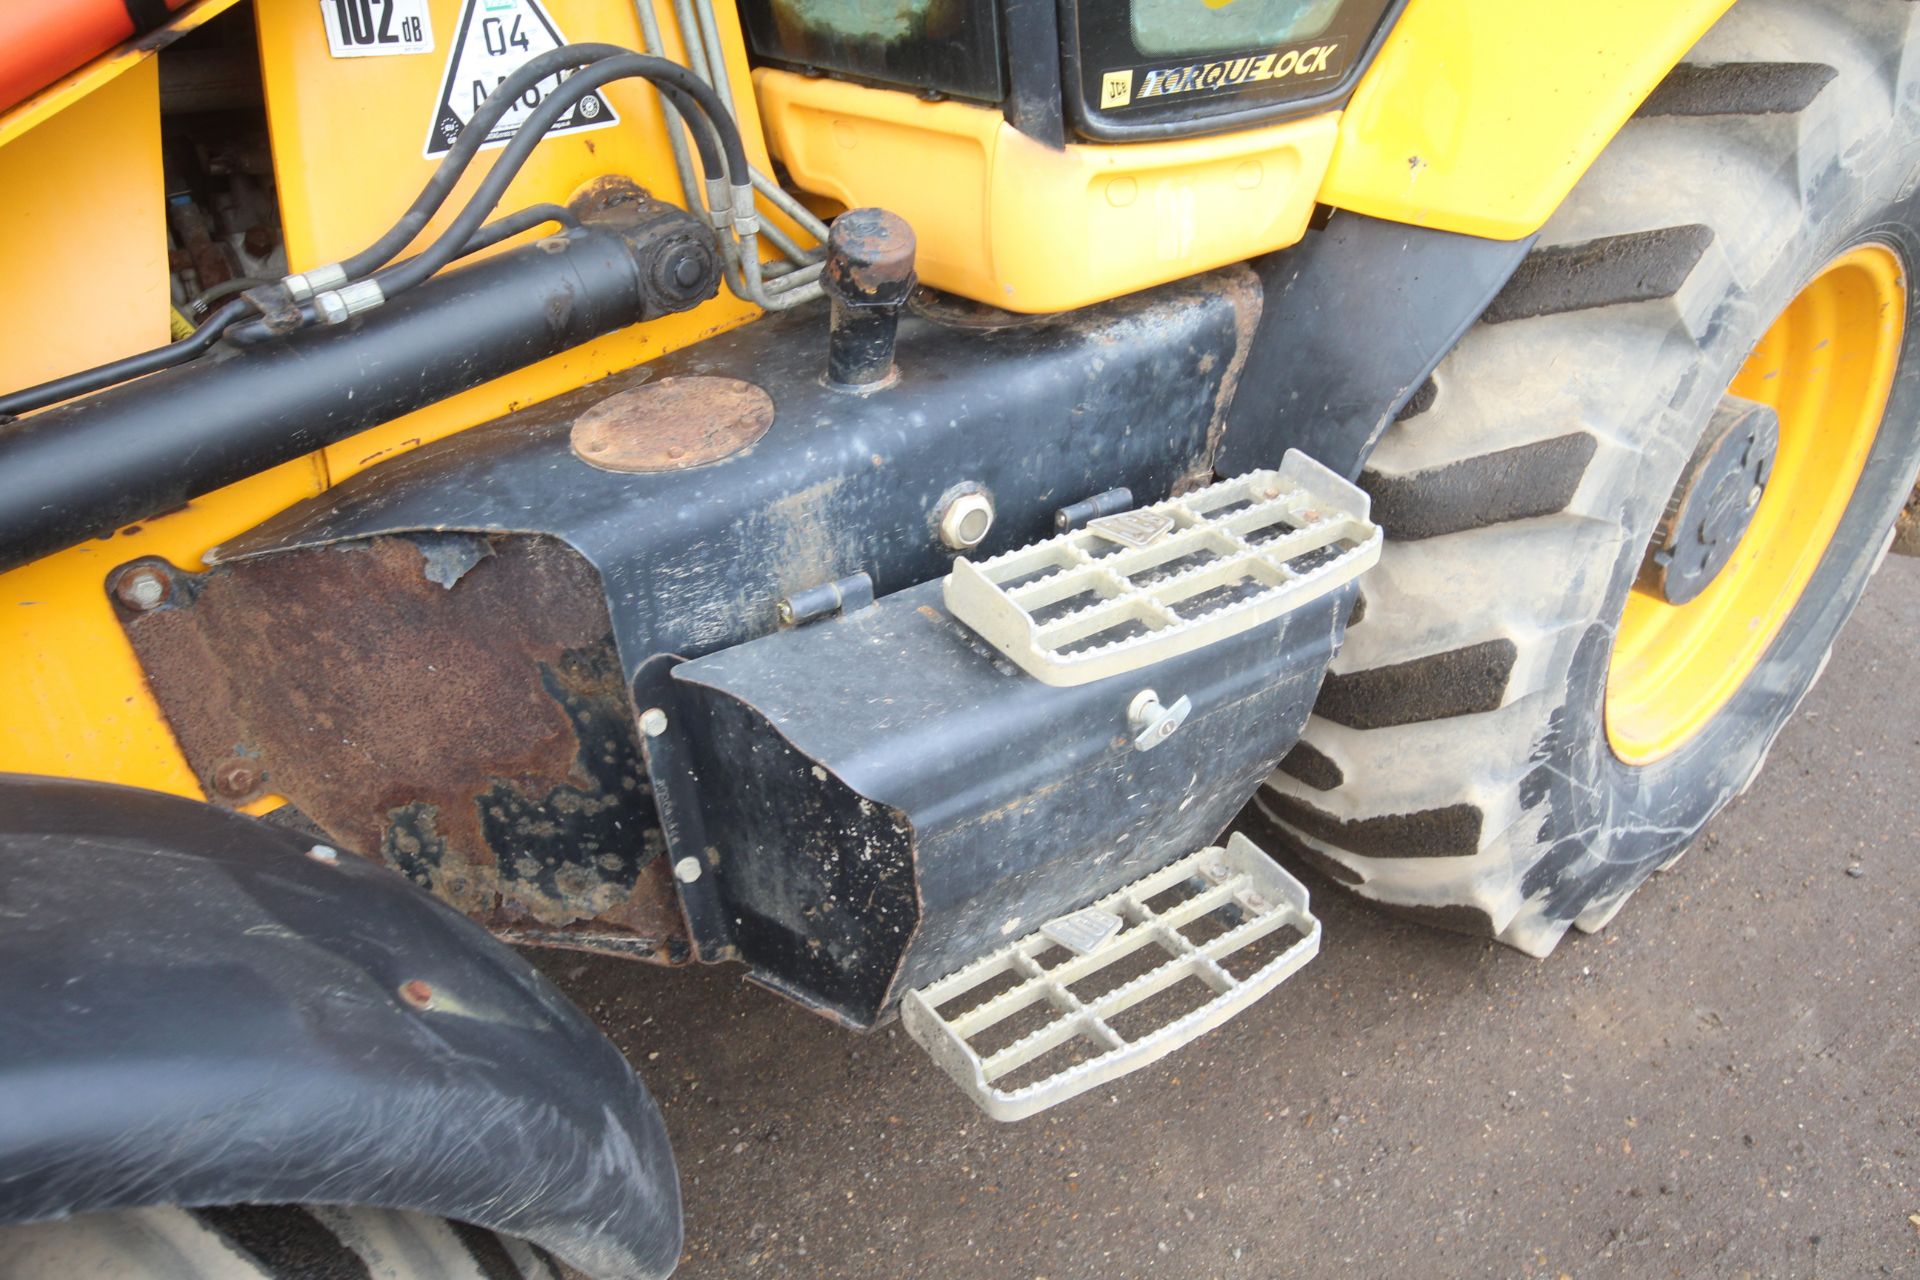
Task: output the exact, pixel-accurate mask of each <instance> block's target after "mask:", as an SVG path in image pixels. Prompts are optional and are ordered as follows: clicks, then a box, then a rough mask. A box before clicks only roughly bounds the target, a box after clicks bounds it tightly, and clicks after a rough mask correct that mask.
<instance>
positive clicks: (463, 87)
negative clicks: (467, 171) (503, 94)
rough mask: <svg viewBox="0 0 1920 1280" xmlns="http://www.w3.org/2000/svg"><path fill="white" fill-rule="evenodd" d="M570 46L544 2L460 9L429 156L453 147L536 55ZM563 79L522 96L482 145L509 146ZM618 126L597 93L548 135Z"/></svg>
mask: <svg viewBox="0 0 1920 1280" xmlns="http://www.w3.org/2000/svg"><path fill="white" fill-rule="evenodd" d="M565 43H567V39H566V37H565V36H563V35H561V34H560V28H558V27H556V26H555V25H554V24H553V19H552V18H550V17H548V16H547V12H546V10H545V9H542V8H541V7H540V3H539V0H467V2H466V4H465V5H463V6H462V7H461V10H460V22H459V25H458V27H456V29H455V31H454V36H453V44H452V46H451V49H450V51H449V53H448V56H447V75H446V79H445V81H444V82H443V83H442V84H441V86H440V101H439V103H438V105H437V106H436V107H435V108H434V113H433V127H432V128H431V129H430V130H429V131H428V133H427V155H429V156H437V155H440V154H442V153H443V152H445V151H446V150H447V149H448V148H450V147H452V146H453V140H454V139H455V138H457V137H458V136H459V135H460V130H461V129H462V128H464V127H465V126H466V123H467V121H469V120H471V119H473V113H474V112H475V111H476V110H478V109H479V106H480V104H481V103H482V102H484V101H485V100H486V97H487V95H488V94H490V93H492V92H493V91H494V90H495V89H496V88H498V87H499V85H500V82H501V81H502V80H505V79H506V78H507V77H508V76H509V75H511V74H512V73H513V71H514V69H515V68H516V67H518V66H519V65H520V64H521V63H523V62H525V61H526V60H527V59H529V58H531V57H534V56H535V55H536V54H542V53H545V52H547V50H549V49H558V48H559V47H560V46H561V45H563V44H565ZM564 79H565V77H563V76H559V75H552V76H548V77H547V78H546V79H545V80H542V81H541V82H540V83H539V84H537V85H535V86H534V87H533V88H531V89H529V90H527V92H526V93H524V94H522V95H521V96H520V98H519V100H518V101H516V102H515V103H514V104H513V106H512V107H511V108H509V109H508V111H507V113H506V114H505V115H504V116H502V117H500V123H498V124H496V125H495V126H494V127H493V129H492V131H491V132H489V133H488V134H487V140H486V142H485V143H484V144H483V145H485V146H488V147H499V146H505V145H506V142H507V139H509V138H511V137H513V135H514V134H515V132H517V131H518V130H519V128H520V126H521V124H522V123H523V122H524V121H525V120H526V118H527V115H528V113H529V112H531V111H532V110H533V109H534V108H535V107H538V106H539V105H540V104H541V103H542V102H543V101H545V100H546V98H547V96H548V95H549V94H551V93H553V92H554V91H555V90H557V89H558V88H559V87H560V85H561V84H562V83H563V82H564ZM619 122H620V118H619V117H618V116H617V115H615V114H614V111H613V107H612V105H611V104H609V103H608V102H607V100H606V99H605V98H604V97H602V96H601V95H600V94H599V93H598V92H594V93H590V94H588V95H587V96H586V97H584V98H582V99H580V101H579V102H577V103H575V104H574V105H573V107H572V108H571V109H570V110H569V111H568V112H567V113H566V114H565V115H563V116H561V117H560V119H559V120H558V121H556V122H555V124H554V126H553V128H552V129H549V130H548V133H549V134H554V133H577V132H579V131H580V130H583V129H604V128H606V127H607V126H608V125H613V124H618V123H619Z"/></svg>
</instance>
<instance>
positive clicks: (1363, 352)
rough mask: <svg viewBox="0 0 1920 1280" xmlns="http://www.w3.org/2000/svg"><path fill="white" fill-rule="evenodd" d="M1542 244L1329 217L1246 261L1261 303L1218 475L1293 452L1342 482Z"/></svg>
mask: <svg viewBox="0 0 1920 1280" xmlns="http://www.w3.org/2000/svg"><path fill="white" fill-rule="evenodd" d="M1535 238H1536V237H1534V236H1528V237H1527V238H1526V239H1524V240H1485V239H1482V238H1481V237H1479V236H1468V235H1460V234H1458V233H1456V232H1452V231H1435V230H1433V229H1431V228H1428V227H1412V226H1406V225H1404V224H1402V223H1398V222H1387V221H1384V220H1382V219H1380V218H1370V217H1367V216H1366V215H1365V214H1360V213H1349V212H1345V211H1339V210H1337V211H1335V212H1334V213H1333V215H1332V217H1331V218H1330V219H1329V220H1328V222H1327V224H1326V225H1325V226H1323V227H1319V228H1317V229H1315V230H1312V231H1309V232H1308V233H1307V235H1306V238H1305V239H1303V240H1301V241H1300V243H1299V244H1297V245H1294V246H1293V247H1292V248H1290V249H1282V250H1280V251H1279V252H1278V253H1270V254H1268V255H1267V256H1266V257H1264V258H1260V259H1258V260H1256V261H1255V263H1254V270H1255V271H1256V272H1258V273H1259V276H1260V288H1261V291H1262V293H1263V294H1264V295H1265V299H1266V305H1265V306H1264V307H1263V308H1262V310H1261V313H1260V327H1259V328H1258V329H1257V330H1255V332H1254V335H1253V342H1252V344H1251V346H1250V349H1249V351H1248V354H1247V365H1246V369H1245V371H1244V372H1243V373H1242V374H1241V376H1240V387H1239V390H1238V391H1237V392H1235V394H1234V398H1233V407H1232V408H1231V409H1230V410H1228V413H1227V434H1226V439H1225V441H1224V442H1223V444H1222V445H1221V450H1220V457H1219V458H1218V459H1217V460H1216V462H1215V470H1217V471H1218V472H1219V473H1220V474H1221V475H1223V476H1235V475H1242V474H1244V473H1246V472H1248V471H1253V470H1257V469H1258V468H1260V467H1270V466H1273V465H1274V462H1275V460H1276V459H1278V458H1279V457H1280V456H1281V455H1282V454H1284V453H1285V452H1286V451H1287V450H1288V449H1299V450H1301V451H1303V452H1305V453H1308V454H1311V455H1312V456H1313V457H1314V458H1315V459H1317V460H1318V461H1320V462H1322V463H1325V464H1326V465H1327V466H1329V467H1331V468H1333V469H1334V470H1335V471H1338V472H1339V473H1340V474H1342V475H1344V476H1346V477H1347V478H1348V479H1349V480H1357V479H1359V477H1360V469H1361V466H1362V464H1364V463H1365V462H1366V460H1367V455H1368V454H1370V453H1372V452H1373V446H1374V445H1376V444H1378V443H1379V442H1380V436H1381V433H1383V432H1384V431H1385V430H1386V429H1387V425H1388V424H1389V423H1391V422H1392V421H1393V419H1394V415H1395V414H1398V413H1400V412H1401V411H1402V410H1403V409H1405V408H1406V407H1407V403H1408V401H1410V400H1412V399H1413V398H1414V396H1415V394H1416V393H1417V392H1419V390H1420V388H1421V386H1422V384H1424V383H1425V382H1426V380H1427V379H1428V378H1429V377H1430V376H1431V375H1432V374H1433V371H1434V370H1435V369H1436V368H1437V367H1439V364H1440V360H1441V358H1442V357H1444V356H1445V355H1446V354H1447V352H1449V351H1451V350H1453V348H1454V344H1456V343H1458V342H1459V341H1460V339H1461V337H1462V336H1463V335H1464V334H1465V333H1466V331H1467V330H1468V329H1469V328H1471V327H1472V326H1473V322H1474V321H1476V320H1478V319H1479V318H1480V314H1481V313H1482V312H1483V311H1485V310H1486V309H1487V304H1488V303H1490V302H1492V301H1493V299H1494V297H1495V296H1496V295H1497V294H1499V292H1500V290H1501V289H1502V288H1503V287H1504V286H1505V285H1506V283H1507V280H1508V278H1509V277H1511V276H1512V275H1513V273H1514V270H1515V268H1517V267H1518V266H1519V265H1520V261H1521V259H1523V258H1525V257H1526V256H1527V250H1528V249H1529V248H1531V247H1532V246H1533V242H1534V240H1535Z"/></svg>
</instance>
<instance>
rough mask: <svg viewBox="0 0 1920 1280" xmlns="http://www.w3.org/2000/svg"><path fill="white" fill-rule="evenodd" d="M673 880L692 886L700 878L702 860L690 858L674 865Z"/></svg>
mask: <svg viewBox="0 0 1920 1280" xmlns="http://www.w3.org/2000/svg"><path fill="white" fill-rule="evenodd" d="M673 878H674V879H675V880H678V881H679V882H680V883H681V884H692V883H693V882H694V881H695V880H698V879H699V878H700V859H698V858H695V857H692V856H688V857H685V858H682V859H680V861H678V862H676V863H674V864H673Z"/></svg>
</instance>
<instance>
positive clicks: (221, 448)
mask: <svg viewBox="0 0 1920 1280" xmlns="http://www.w3.org/2000/svg"><path fill="white" fill-rule="evenodd" d="M575 212H576V213H578V214H579V215H580V218H581V221H580V225H579V226H577V227H573V228H569V229H567V230H565V231H563V232H562V233H560V234H557V235H554V236H550V237H548V238H546V239H543V240H539V241H537V242H535V243H532V244H528V245H524V246H522V247H520V248H516V249H512V250H509V251H507V252H505V253H501V254H499V255H497V256H495V257H492V258H487V259H484V260H482V261H480V262H477V263H475V264H473V265H471V266H466V267H461V268H459V269H456V270H450V271H448V272H446V273H444V274H442V275H439V276H435V277H434V278H432V279H430V280H427V281H425V282H424V283H422V284H420V285H419V286H417V287H415V288H412V289H409V290H407V291H406V292H405V293H402V294H400V295H399V296H398V297H395V298H394V299H392V300H391V301H390V302H388V303H387V304H386V305H384V306H381V307H377V308H375V309H374V310H371V311H368V312H366V313H365V314H363V315H359V316H356V317H354V318H353V319H352V320H349V321H348V322H346V323H344V324H339V325H333V326H329V327H323V328H308V329H302V330H300V331H298V332H295V333H293V334H290V335H288V336H285V337H280V338H267V339H264V340H262V341H260V342H258V343H257V344H256V345H251V346H246V347H233V346H231V345H228V344H223V345H222V346H221V347H219V348H216V349H215V351H214V353H213V354H211V355H209V356H208V357H206V358H204V359H202V360H200V361H196V362H194V363H192V364H185V365H181V366H179V367H177V368H173V369H168V370H165V371H163V372H160V373H155V374H151V375H149V376H148V377H145V378H142V379H140V380H139V381H137V382H130V383H125V384H123V385H121V386H117V387H113V388H111V389H109V390H106V391H101V392H98V393H96V394H94V395H91V396H88V397H86V398H85V399H81V400H75V401H72V402H69V403H67V404H65V405H61V406H58V407H55V408H52V409H47V410H45V411H43V412H40V413H36V414H34V415H32V416H31V417H28V418H25V419H22V420H20V421H18V422H14V423H10V424H8V425H6V426H3V427H0V570H6V569H11V568H14V567H15V566H17V565H21V564H25V563H27V562H28V561H31V560H35V559H38V558H39V557H41V556H43V555H47V554H48V553H50V552H54V551H58V550H60V549H62V548H63V547H67V546H71V545H72V544H74V543H76V542H79V541H82V540H83V539H86V538H88V537H93V536H98V535H104V534H107V533H110V532H112V531H113V530H114V529H116V528H119V527H120V526H122V525H125V524H127V523H129V522H131V521H135V520H140V519H144V518H146V517H148V516H151V515H154V514H156V513H158V512H161V511H166V510H169V509H171V508H173V507H177V506H179V505H181V504H182V503H184V502H186V501H188V500H189V499H191V498H195V497H198V496H200V495H202V494H205V493H210V492H212V491H213V490H215V489H218V488H220V487H221V486H222V485H227V484H231V483H233V482H234V481H236V480H241V479H244V478H245V477H247V476H249V475H252V474H254V473H256V472H259V471H263V470H265V469H266V468H268V467H272V466H275V465H277V464H279V463H282V462H286V461H289V460H291V459H293V458H298V457H301V456H302V455H304V454H308V453H311V452H312V451H313V450H315V449H318V448H320V447H322V446H323V445H328V444H332V443H334V442H335V441H338V440H343V439H345V438H346V437H348V436H351V435H353V434H355V433H356V432H359V431H363V430H365V429H366V428H368V427H371V426H375V425H378V424H379V423H382V422H386V421H388V420H390V419H392V418H396V417H399V416H400V415H401V414H404V413H409V412H411V411H413V410H415V409H418V408H421V407H423V406H425V405H429V404H432V403H434V402H436V401H439V400H444V399H446V398H447V397H449V396H452V395H456V394H458V393H459V392H462V391H465V390H468V389H469V388H471V387H476V386H478V385H480V384H481V383H483V382H486V381H489V380H490V379H493V378H497V377H500V376H502V375H504V374H507V373H511V372H512V371H514V370H516V369H520V368H524V367H525V366H527V365H530V364H533V363H535V362H536V361H539V360H544V359H546V358H547V357H548V356H551V355H555V354H558V353H559V352H562V351H565V350H567V349H568V348H571V347H576V346H579V345H580V344H581V343H584V342H587V341H589V340H591V339H593V338H597V337H599V336H601V335H602V334H606V333H611V332H613V331H614V330H616V329H621V328H624V327H626V326H627V325H631V324H637V323H639V322H640V321H643V320H650V319H653V318H655V317H658V316H661V315H665V314H668V313H670V312H674V311H684V310H686V309H688V308H689V307H692V306H694V305H696V304H697V303H699V302H702V301H704V300H705V299H707V298H710V297H712V296H713V295H714V293H715V292H716V290H717V288H718V282H719V276H720V271H719V264H718V261H717V259H716V257H715V254H714V251H713V248H712V242H711V240H710V239H709V237H708V235H707V233H706V232H705V231H704V229H702V228H701V226H700V225H699V224H698V223H697V222H695V221H694V220H693V219H692V218H690V217H688V216H687V215H686V214H685V213H684V212H682V211H681V210H679V209H676V208H674V207H673V206H671V205H667V204H663V203H660V202H658V201H655V200H653V199H651V198H650V197H648V196H647V195H646V193H644V192H642V191H641V190H640V189H639V188H638V187H635V186H633V185H632V184H631V183H627V182H625V181H623V180H612V179H609V180H603V181H602V182H600V183H597V184H595V185H594V186H593V187H592V188H591V189H590V193H589V194H588V195H587V196H585V197H583V198H582V199H581V200H578V201H576V202H575Z"/></svg>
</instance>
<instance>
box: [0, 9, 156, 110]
mask: <svg viewBox="0 0 1920 1280" xmlns="http://www.w3.org/2000/svg"><path fill="white" fill-rule="evenodd" d="M187 2H188V0H28V2H27V3H13V2H11V0H8V2H7V3H0V111H4V110H5V109H6V108H8V107H11V106H13V105H14V104H15V103H16V102H19V101H20V100H22V99H23V98H26V97H29V96H30V95H32V94H35V93H38V92H39V91H40V90H42V89H44V88H46V87H47V86H48V85H50V84H52V83H53V82H54V81H55V80H58V79H59V78H60V77H61V76H64V75H66V74H67V73H68V72H69V71H72V70H75V69H76V68H78V67H80V66H82V65H84V64H85V63H87V62H89V61H91V60H92V59H93V58H95V57H97V56H98V55H100V54H102V53H105V52H106V51H107V50H109V49H111V48H113V46H115V45H117V44H119V43H120V42H121V41H122V40H126V39H128V38H129V37H131V36H133V35H134V34H135V33H136V26H135V18H136V17H138V18H139V19H140V20H141V21H140V23H139V26H138V28H137V30H139V31H141V32H144V31H147V30H150V29H152V28H153V27H155V26H158V25H159V24H160V23H162V22H164V21H165V20H166V15H167V14H168V13H169V12H171V11H172V10H174V9H178V8H181V7H182V6H184V5H185V4H186V3H187Z"/></svg>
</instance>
